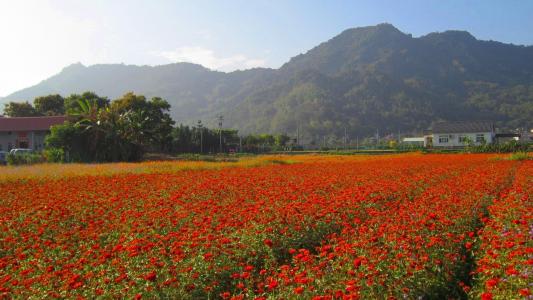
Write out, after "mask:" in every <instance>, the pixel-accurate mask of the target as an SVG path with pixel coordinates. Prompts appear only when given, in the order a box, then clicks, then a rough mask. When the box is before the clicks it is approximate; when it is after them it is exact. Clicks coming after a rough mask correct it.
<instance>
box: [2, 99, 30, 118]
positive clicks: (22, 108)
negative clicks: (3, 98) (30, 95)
mask: <svg viewBox="0 0 533 300" xmlns="http://www.w3.org/2000/svg"><path fill="white" fill-rule="evenodd" d="M4 114H5V115H6V116H9V117H35V116H38V115H39V113H38V112H37V111H36V110H35V108H33V106H32V105H31V104H30V103H29V102H27V101H26V102H9V103H7V104H5V107H4Z"/></svg>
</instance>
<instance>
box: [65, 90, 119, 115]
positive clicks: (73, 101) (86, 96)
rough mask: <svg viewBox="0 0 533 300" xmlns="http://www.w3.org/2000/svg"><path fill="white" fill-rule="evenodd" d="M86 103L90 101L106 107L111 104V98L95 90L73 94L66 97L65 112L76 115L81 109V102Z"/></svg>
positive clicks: (95, 104) (100, 106)
mask: <svg viewBox="0 0 533 300" xmlns="http://www.w3.org/2000/svg"><path fill="white" fill-rule="evenodd" d="M79 101H82V102H84V103H86V102H89V103H91V104H93V105H94V106H96V107H97V108H104V107H106V106H107V105H109V99H107V98H105V97H100V96H98V95H97V94H95V93H93V92H84V93H83V94H81V95H78V94H72V95H70V96H68V97H67V98H65V101H64V103H65V112H66V113H67V115H75V114H76V113H78V112H79V111H80V102H79Z"/></svg>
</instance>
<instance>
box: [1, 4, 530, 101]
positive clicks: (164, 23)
mask: <svg viewBox="0 0 533 300" xmlns="http://www.w3.org/2000/svg"><path fill="white" fill-rule="evenodd" d="M383 22H388V23H391V24H393V25H394V26H396V27H397V28H399V29H400V30H402V31H404V32H406V33H412V34H413V35H414V36H420V35H424V34H427V33H429V32H433V31H444V30H447V29H462V30H468V31H470V32H471V33H472V34H473V35H474V36H476V37H477V38H479V39H485V40H488V39H492V40H498V41H502V42H507V43H514V44H524V45H533V30H532V29H533V1H530V0H522V1H517V0H501V1H489V0H479V1H473V0H461V1H459V0H458V1H437V0H434V1H432V0H420V1H415V0H412V1H410V0H402V1H396V0H391V1H376V0H371V1H370V0H369V1H356V0H351V1H333V0H327V1H326V0H324V1H311V0H302V1H296V0H265V1H260V0H257V1H252V0H243V1H229V0H227V1H226V0H213V1H199V0H191V1H165V0H151V1H150V0H146V1H141V0H139V1H125V0H124V1H119V0H117V1H113V0H86V1H81V0H35V1H32V0H0V96H5V95H7V94H10V93H12V92H14V91H16V90H19V89H21V88H24V87H28V86H30V85H33V84H36V83H38V82H39V81H41V80H43V79H45V78H47V77H49V76H51V75H53V74H56V73H58V72H59V71H61V69H62V68H63V67H65V66H67V65H69V64H72V63H75V62H81V63H83V64H84V65H92V64H98V63H125V64H142V65H145V64H147V65H157V64H166V63H171V62H177V61H189V62H195V63H200V64H202V65H204V66H206V67H209V68H212V69H217V70H222V71H231V70H235V69H245V68H251V67H273V68H277V67H279V66H281V65H282V64H283V63H284V62H286V61H287V60H288V59H289V58H290V57H292V56H295V55H297V54H299V53H302V52H305V51H307V50H309V49H310V48H312V47H313V46H316V45H317V44H319V43H320V42H323V41H326V40H328V39H329V38H331V37H333V36H335V35H337V34H339V33H340V32H341V31H343V30H344V29H347V28H351V27H358V26H366V25H375V24H378V23H383Z"/></svg>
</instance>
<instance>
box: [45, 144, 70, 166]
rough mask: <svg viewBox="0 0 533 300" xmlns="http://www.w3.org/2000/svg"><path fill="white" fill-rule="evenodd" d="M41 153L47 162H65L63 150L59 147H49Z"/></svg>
mask: <svg viewBox="0 0 533 300" xmlns="http://www.w3.org/2000/svg"><path fill="white" fill-rule="evenodd" d="M43 154H44V157H45V158H46V161H47V162H51V163H59V162H65V152H64V151H63V149H61V148H49V149H46V150H44V153H43Z"/></svg>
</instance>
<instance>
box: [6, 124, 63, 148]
mask: <svg viewBox="0 0 533 300" xmlns="http://www.w3.org/2000/svg"><path fill="white" fill-rule="evenodd" d="M65 120H66V117H64V116H51V117H2V118H0V151H9V150H11V149H13V148H29V149H33V150H35V151H40V150H42V149H43V148H44V138H45V136H46V135H47V134H48V133H49V132H50V127H51V126H53V125H59V124H63V122H65Z"/></svg>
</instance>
